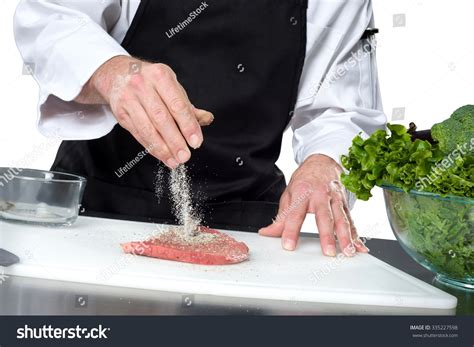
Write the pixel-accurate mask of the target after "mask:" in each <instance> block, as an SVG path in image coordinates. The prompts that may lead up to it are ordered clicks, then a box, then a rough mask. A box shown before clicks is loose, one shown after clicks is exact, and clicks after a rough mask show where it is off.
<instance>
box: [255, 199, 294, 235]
mask: <svg viewBox="0 0 474 347" xmlns="http://www.w3.org/2000/svg"><path fill="white" fill-rule="evenodd" d="M288 205H289V194H288V193H287V192H284V193H283V194H282V196H281V198H280V204H279V207H278V214H277V215H276V217H275V220H274V221H273V223H272V224H270V225H269V226H267V227H265V228H261V229H260V230H259V231H258V233H259V234H260V235H262V236H268V237H280V236H281V235H282V234H283V228H284V227H285V215H284V211H286V210H287V209H288Z"/></svg>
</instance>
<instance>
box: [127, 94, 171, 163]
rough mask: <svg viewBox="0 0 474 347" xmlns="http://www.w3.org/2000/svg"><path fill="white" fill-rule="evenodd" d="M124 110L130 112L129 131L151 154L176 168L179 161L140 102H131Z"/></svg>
mask: <svg viewBox="0 0 474 347" xmlns="http://www.w3.org/2000/svg"><path fill="white" fill-rule="evenodd" d="M124 111H125V112H126V113H127V114H129V115H130V116H129V120H128V121H127V122H125V123H126V124H128V126H127V127H128V129H127V130H128V131H129V132H130V133H131V134H132V135H133V137H134V138H135V139H136V140H137V141H138V142H139V143H140V144H141V145H142V146H143V147H145V148H146V149H147V150H148V151H149V152H150V154H151V155H153V156H154V157H156V158H157V159H159V160H161V161H162V162H163V163H165V165H167V166H168V167H170V168H172V169H174V168H175V167H177V166H178V165H179V163H178V162H177V161H176V160H175V159H174V157H173V155H172V153H171V151H170V150H169V148H168V146H167V145H166V143H165V142H164V141H163V139H162V138H161V136H160V135H159V134H158V133H157V132H156V130H155V128H154V127H153V124H152V123H151V122H150V120H149V118H148V116H147V115H146V113H145V110H144V109H143V108H142V107H141V105H140V104H139V103H138V102H132V103H129V104H128V105H127V106H126V109H124Z"/></svg>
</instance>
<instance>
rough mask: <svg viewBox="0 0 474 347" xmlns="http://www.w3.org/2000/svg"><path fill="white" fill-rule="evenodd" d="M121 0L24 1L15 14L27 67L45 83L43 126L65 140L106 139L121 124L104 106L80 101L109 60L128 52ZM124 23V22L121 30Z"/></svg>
mask: <svg viewBox="0 0 474 347" xmlns="http://www.w3.org/2000/svg"><path fill="white" fill-rule="evenodd" d="M124 3H125V5H126V6H129V3H128V2H127V1H120V0H101V1H95V0H84V1H77V0H62V1H61V2H58V1H53V0H42V1H38V0H22V1H21V2H20V3H19V5H18V7H17V9H16V13H15V17H14V33H15V39H16V43H17V46H18V49H19V50H20V53H21V55H22V57H23V60H24V62H25V65H26V66H29V67H30V71H31V73H32V75H33V77H34V78H35V79H36V81H37V82H38V84H39V86H40V98H39V104H38V111H39V117H38V128H39V130H40V132H42V133H43V134H51V133H55V134H57V136H59V137H60V138H62V139H67V140H72V139H77V140H83V139H91V138H97V137H101V136H103V135H105V134H107V133H108V132H109V131H110V130H111V129H112V128H113V126H114V125H115V124H116V121H115V118H114V117H113V115H112V113H111V112H110V109H109V108H108V107H107V106H103V105H81V104H78V103H75V102H74V101H72V100H74V99H75V98H76V97H77V96H78V95H79V94H80V92H81V90H82V87H83V86H84V85H85V84H86V82H87V81H88V80H89V78H90V77H91V76H92V74H93V73H94V72H95V71H96V70H97V69H98V68H99V67H100V66H101V65H102V64H103V63H104V62H106V61H107V60H109V59H110V58H112V57H114V56H117V55H128V53H127V52H126V51H125V50H124V49H123V48H122V47H121V45H120V44H119V43H118V41H117V39H116V38H114V37H112V36H111V35H110V32H111V31H114V30H115V31H116V32H117V33H118V34H117V35H122V38H123V35H124V30H123V26H126V25H127V23H126V22H127V21H129V18H123V17H124V16H123V13H124V11H125V10H126V9H125V8H124V6H125V5H124ZM118 26H121V27H119V28H117V27H118Z"/></svg>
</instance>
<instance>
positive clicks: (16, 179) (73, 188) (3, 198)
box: [0, 168, 86, 226]
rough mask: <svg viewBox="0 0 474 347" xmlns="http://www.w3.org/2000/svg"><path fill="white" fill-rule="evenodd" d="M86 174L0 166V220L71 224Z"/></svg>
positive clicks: (56, 224) (77, 212) (77, 209)
mask: <svg viewBox="0 0 474 347" xmlns="http://www.w3.org/2000/svg"><path fill="white" fill-rule="evenodd" d="M85 185H86V179H85V178H84V177H80V176H76V175H71V174H67V173H62V172H53V171H42V170H32V169H20V168H0V219H4V220H6V221H11V222H21V223H32V224H41V225H46V226H69V225H72V224H73V223H74V222H75V221H76V219H77V216H78V214H79V208H80V203H81V201H82V196H83V193H84V188H85Z"/></svg>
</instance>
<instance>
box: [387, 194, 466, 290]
mask: <svg viewBox="0 0 474 347" xmlns="http://www.w3.org/2000/svg"><path fill="white" fill-rule="evenodd" d="M385 194H386V195H389V197H390V203H389V215H390V220H391V223H392V225H393V226H394V230H395V231H396V235H397V237H398V238H401V239H402V241H403V243H404V245H405V246H408V247H409V252H410V250H411V252H410V253H411V254H412V255H413V256H414V257H415V258H416V259H417V260H418V261H419V262H420V263H422V264H425V265H427V266H428V267H430V268H431V269H433V270H435V271H436V272H438V273H442V274H444V275H447V276H449V277H452V278H457V279H461V280H469V279H468V277H470V278H471V279H470V281H473V278H474V232H473V231H474V204H463V203H460V202H457V201H452V200H449V199H439V198H433V197H432V196H423V195H416V194H406V193H404V192H397V191H390V190H385Z"/></svg>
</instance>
